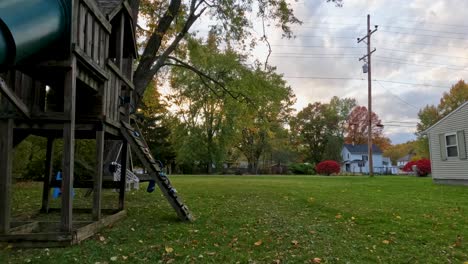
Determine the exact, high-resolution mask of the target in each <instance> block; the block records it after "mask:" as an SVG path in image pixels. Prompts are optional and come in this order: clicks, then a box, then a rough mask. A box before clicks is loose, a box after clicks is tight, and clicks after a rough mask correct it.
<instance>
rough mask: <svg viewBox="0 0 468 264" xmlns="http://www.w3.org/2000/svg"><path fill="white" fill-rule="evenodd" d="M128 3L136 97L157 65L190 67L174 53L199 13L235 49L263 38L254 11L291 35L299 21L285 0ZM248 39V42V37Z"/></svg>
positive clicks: (132, 0)
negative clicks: (136, 45) (136, 51)
mask: <svg viewBox="0 0 468 264" xmlns="http://www.w3.org/2000/svg"><path fill="white" fill-rule="evenodd" d="M326 1H327V2H334V3H336V5H337V6H341V5H342V0H326ZM129 3H130V6H131V8H132V11H133V17H134V22H135V27H136V29H137V32H138V34H139V38H138V39H139V40H140V50H142V54H141V56H140V60H139V63H138V66H137V68H136V70H135V73H134V84H135V92H136V97H137V98H136V99H137V101H138V102H140V100H141V98H142V96H143V94H144V90H145V89H146V88H147V87H148V85H149V83H150V82H151V80H152V79H153V78H154V76H155V75H157V74H158V72H160V71H161V69H162V68H163V67H165V66H181V67H186V68H189V69H192V70H196V69H195V68H193V67H192V65H190V64H189V63H187V62H186V61H184V60H183V57H180V56H179V55H180V54H183V50H184V48H183V46H184V45H183V44H184V41H185V38H186V37H187V36H188V35H189V32H190V31H191V29H192V26H193V25H194V23H195V22H196V21H197V20H199V19H200V18H201V17H208V18H210V19H211V21H212V22H214V23H213V24H212V25H211V29H212V30H214V31H215V32H216V34H217V35H219V36H223V38H224V41H225V42H226V43H227V44H228V46H231V47H234V46H237V47H240V48H241V49H249V48H251V46H252V45H255V43H256V41H258V40H263V41H266V42H267V44H268V39H267V37H266V35H265V34H264V35H263V36H259V37H257V38H255V36H254V34H253V32H254V30H253V27H254V23H253V21H252V19H253V18H254V17H255V18H259V19H260V20H261V21H262V22H263V24H264V25H265V24H266V25H274V26H275V27H277V28H280V29H281V30H282V32H283V36H284V37H287V38H289V37H291V36H292V31H291V25H293V24H300V23H301V22H300V21H299V20H298V19H297V18H296V17H295V15H294V13H293V9H292V7H291V4H290V3H289V2H288V1H287V0H238V1H234V0H169V1H167V0H129ZM139 17H140V18H142V21H143V22H145V23H144V25H142V26H137V25H138V22H139V21H138V18H139ZM248 39H252V42H250V43H248V42H247V41H246V40H248ZM181 44H182V45H181ZM196 72H198V71H196ZM199 73H201V72H199Z"/></svg>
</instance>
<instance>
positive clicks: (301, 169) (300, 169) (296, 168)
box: [289, 163, 315, 175]
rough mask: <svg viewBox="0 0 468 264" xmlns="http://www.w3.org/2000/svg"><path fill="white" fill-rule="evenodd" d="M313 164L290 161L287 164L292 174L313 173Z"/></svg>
mask: <svg viewBox="0 0 468 264" xmlns="http://www.w3.org/2000/svg"><path fill="white" fill-rule="evenodd" d="M314 167H315V166H314V164H310V163H292V164H291V165H289V170H290V171H291V173H293V174H304V175H314V174H315V170H314Z"/></svg>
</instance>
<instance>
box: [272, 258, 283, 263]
mask: <svg viewBox="0 0 468 264" xmlns="http://www.w3.org/2000/svg"><path fill="white" fill-rule="evenodd" d="M280 263H281V260H279V259H275V260H273V264H280Z"/></svg>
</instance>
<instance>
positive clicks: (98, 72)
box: [73, 45, 109, 81]
mask: <svg viewBox="0 0 468 264" xmlns="http://www.w3.org/2000/svg"><path fill="white" fill-rule="evenodd" d="M73 52H74V53H75V55H76V57H77V58H78V61H79V62H80V65H83V66H84V68H86V69H87V70H88V71H89V73H91V74H93V75H95V76H96V77H98V78H99V79H101V80H102V81H104V80H109V75H108V74H107V72H106V71H105V70H104V69H102V68H101V66H99V64H97V63H96V62H95V61H93V59H92V58H91V57H90V56H88V54H86V53H85V52H84V51H83V50H82V49H81V48H80V47H78V46H76V45H75V48H74V49H73Z"/></svg>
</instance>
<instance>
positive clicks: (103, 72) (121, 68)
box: [0, 0, 192, 247]
mask: <svg viewBox="0 0 468 264" xmlns="http://www.w3.org/2000/svg"><path fill="white" fill-rule="evenodd" d="M134 31H135V27H134V22H133V19H132V12H131V9H130V6H129V5H128V3H127V1H122V0H54V1H51V0H30V1H29V0H22V1H17V0H4V1H1V2H0V91H1V96H0V242H7V243H9V244H12V245H13V246H33V247H51V246H65V245H71V244H76V243H79V242H80V241H82V240H83V239H86V238H88V237H90V236H92V235H93V234H94V233H96V232H97V231H98V230H99V229H100V228H102V227H104V226H107V225H110V224H112V223H114V222H116V221H118V220H119V219H121V218H122V217H124V216H125V210H124V199H125V186H126V173H127V169H128V167H129V165H128V164H129V161H128V160H129V153H134V154H136V156H137V157H138V158H139V160H140V161H141V163H142V164H143V165H144V166H145V169H146V171H147V173H146V174H145V175H142V176H140V181H154V182H155V183H156V184H157V186H159V188H160V189H161V191H162V193H163V195H164V196H165V197H166V198H167V199H168V201H169V203H170V205H171V206H172V207H173V208H174V209H175V211H176V213H177V215H178V216H179V218H180V219H182V220H184V221H190V220H192V215H191V213H190V211H189V210H188V208H187V206H186V205H185V204H184V202H183V201H182V199H181V198H180V197H179V196H178V194H177V192H176V191H175V189H174V188H173V187H172V185H171V183H170V181H169V179H168V177H167V176H166V175H165V174H164V173H162V171H161V169H162V168H161V165H160V163H159V162H157V161H156V160H155V159H154V158H153V157H152V155H151V153H150V151H149V149H148V147H147V144H146V142H145V140H144V138H143V136H142V134H141V132H140V131H139V130H138V129H137V126H135V120H134V118H133V114H134V112H135V110H136V106H135V104H136V103H135V102H136V98H135V97H136V95H135V93H134V86H133V83H132V81H133V80H132V74H133V68H132V67H133V63H134V59H135V58H136V57H137V46H136V41H135V32H134ZM29 135H37V136H41V137H45V138H47V151H46V160H45V161H44V162H45V164H46V169H45V172H44V173H43V174H44V175H45V177H44V184H43V198H42V208H41V211H42V213H51V212H53V211H57V210H58V211H59V212H60V220H59V221H56V222H45V221H39V220H37V221H36V220H34V219H31V220H28V221H17V220H15V219H13V218H12V216H11V204H12V197H11V193H12V159H13V150H14V148H15V146H17V145H18V144H20V143H21V142H22V141H23V140H24V139H25V138H26V137H28V136H29ZM56 139H62V140H63V161H62V166H61V168H52V160H53V157H52V155H53V142H54V141H55V140H56ZM77 139H93V140H95V142H96V151H95V153H96V168H95V171H94V176H93V179H92V181H87V182H80V181H78V180H77V177H75V176H76V175H74V160H75V159H74V153H75V140H77ZM112 143H114V144H112ZM115 144H118V145H120V146H121V152H120V153H121V155H119V159H118V160H117V161H116V162H118V163H119V164H120V166H121V177H120V181H118V182H115V181H113V180H112V178H110V177H109V175H106V173H107V174H108V172H107V171H108V169H106V168H108V166H109V162H108V159H106V157H105V154H106V153H109V152H112V151H115V149H112V148H109V149H106V148H107V147H106V146H109V145H115ZM115 154H116V153H114V155H115ZM57 169H60V170H61V173H62V180H56V179H55V178H54V177H53V175H54V173H56V170H57ZM53 187H61V188H62V194H61V206H60V208H49V207H50V206H49V196H50V190H51V188H53ZM73 188H92V201H93V202H92V208H73ZM103 188H111V189H118V201H119V203H118V208H113V209H108V208H107V209H103V208H102V205H101V201H102V189H103ZM75 212H81V213H88V214H89V217H88V218H89V219H88V220H87V221H83V220H81V219H80V220H79V221H78V220H74V218H73V216H74V213H75Z"/></svg>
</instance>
